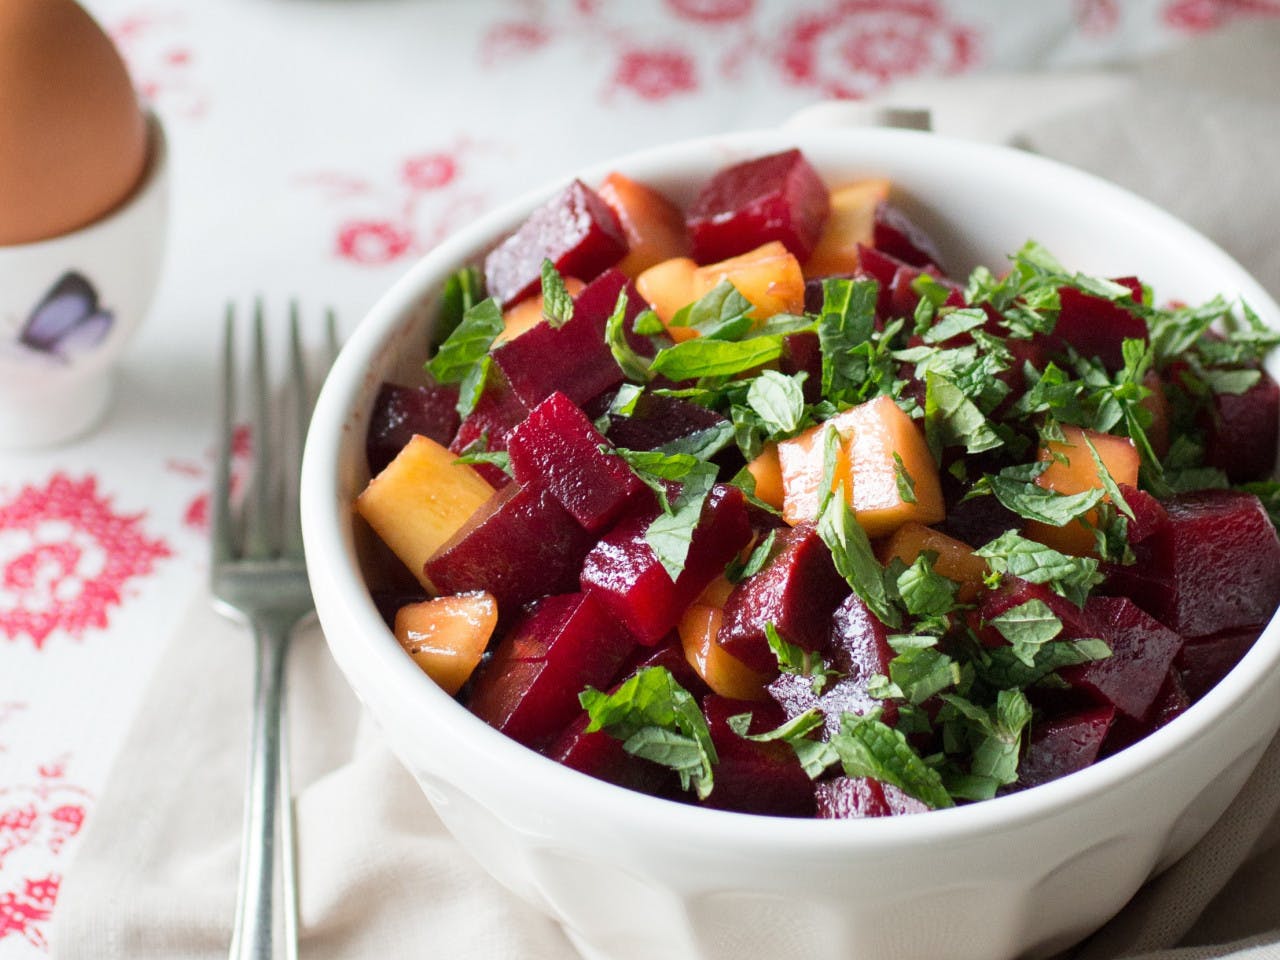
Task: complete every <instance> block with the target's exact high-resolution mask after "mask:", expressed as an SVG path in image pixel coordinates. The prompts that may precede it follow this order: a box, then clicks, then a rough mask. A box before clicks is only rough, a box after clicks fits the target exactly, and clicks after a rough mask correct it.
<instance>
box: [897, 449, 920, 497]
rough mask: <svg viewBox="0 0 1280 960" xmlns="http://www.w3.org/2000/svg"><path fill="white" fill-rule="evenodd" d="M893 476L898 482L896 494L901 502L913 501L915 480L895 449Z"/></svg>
mask: <svg viewBox="0 0 1280 960" xmlns="http://www.w3.org/2000/svg"><path fill="white" fill-rule="evenodd" d="M893 476H894V479H895V480H896V481H897V482H898V496H899V497H900V498H901V499H902V502H903V503H915V502H916V482H915V480H914V479H912V477H911V474H909V473H907V465H906V464H905V463H903V462H902V455H901V454H900V453H898V451H897V450H895V451H893Z"/></svg>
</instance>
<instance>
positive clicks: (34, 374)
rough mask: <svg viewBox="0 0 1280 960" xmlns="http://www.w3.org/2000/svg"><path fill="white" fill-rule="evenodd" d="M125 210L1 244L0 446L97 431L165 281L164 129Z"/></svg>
mask: <svg viewBox="0 0 1280 960" xmlns="http://www.w3.org/2000/svg"><path fill="white" fill-rule="evenodd" d="M147 119H148V130H149V136H150V141H151V144H150V155H149V159H148V161H147V168H146V170H145V171H144V173H143V176H142V180H141V181H140V182H139V184H138V186H137V187H135V188H134V191H133V193H132V195H131V196H130V197H129V198H128V199H127V200H126V201H125V202H124V203H123V204H121V205H120V206H119V207H117V208H116V209H115V210H113V211H112V212H111V213H109V214H107V215H106V216H105V217H102V218H101V219H99V220H95V221H94V222H93V223H91V224H89V225H88V226H85V227H81V228H80V229H78V230H73V231H72V232H70V233H66V234H63V235H61V236H58V237H53V238H51V239H48V240H41V241H37V242H34V243H23V244H15V245H8V246H0V450H18V449H28V448H34V447H44V446H51V445H54V444H58V443H62V442H64V441H67V440H70V439H72V438H74V437H76V436H79V435H80V434H82V433H84V432H85V431H87V430H88V429H90V428H91V427H92V426H93V425H94V424H95V423H97V421H98V419H99V418H100V417H101V416H102V414H103V412H104V410H105V409H106V406H107V403H108V401H109V399H110V394H111V379H112V369H113V366H114V363H115V360H116V358H117V357H118V356H119V355H120V352H121V350H122V349H123V348H124V345H125V343H126V342H128V339H129V336H130V334H131V333H132V332H133V330H134V329H135V328H136V327H137V326H138V324H139V323H140V322H141V321H142V318H143V317H144V316H145V315H146V312H147V308H148V307H149V306H150V304H151V297H152V295H153V294H154V293H155V289H156V284H157V282H158V281H159V279H160V269H161V264H162V260H163V256H164V247H165V238H166V234H167V220H168V194H169V156H168V148H167V145H166V142H165V136H164V128H163V127H162V126H161V124H160V121H159V119H158V118H157V117H156V116H155V114H150V113H149V114H148V117H147Z"/></svg>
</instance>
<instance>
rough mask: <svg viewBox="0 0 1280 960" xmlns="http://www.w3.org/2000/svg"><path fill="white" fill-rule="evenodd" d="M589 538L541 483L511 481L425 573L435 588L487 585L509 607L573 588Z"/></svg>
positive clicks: (446, 590)
mask: <svg viewBox="0 0 1280 960" xmlns="http://www.w3.org/2000/svg"><path fill="white" fill-rule="evenodd" d="M593 542H594V537H593V536H592V535H591V534H589V533H588V532H587V531H586V530H583V529H582V527H581V526H580V525H579V524H578V522H577V521H576V520H574V519H573V517H571V516H569V514H568V513H566V512H565V510H564V508H563V507H561V506H560V504H559V503H557V502H556V499H555V497H554V496H552V495H551V493H550V492H549V491H548V490H547V489H546V488H545V487H541V486H536V485H533V484H525V485H521V484H515V483H513V484H510V485H509V486H507V487H505V488H504V489H503V490H501V491H499V492H498V494H497V495H495V496H493V497H491V498H490V499H489V500H488V501H486V502H485V504H484V506H482V507H481V508H480V510H479V511H477V513H476V515H475V516H473V517H472V518H471V519H469V520H468V521H467V522H466V523H465V524H463V526H462V528H461V529H460V530H458V532H457V533H455V534H454V535H453V536H452V537H450V538H449V539H448V540H447V541H446V542H445V543H444V545H443V546H441V547H440V549H439V550H437V551H436V552H435V554H433V555H432V557H431V558H430V559H429V560H428V561H427V563H426V574H427V577H428V578H430V580H431V582H432V583H433V584H435V586H436V589H438V590H439V591H440V592H441V593H462V592H464V591H466V590H487V591H489V593H491V594H493V596H494V598H495V599H496V600H497V601H498V609H499V611H501V612H503V613H509V612H513V611H514V610H515V609H516V608H517V607H518V606H520V604H522V603H526V602H528V601H530V600H535V599H537V598H538V597H543V596H546V595H547V594H549V593H566V592H568V591H570V590H573V589H574V588H575V587H576V586H577V579H578V569H579V567H580V566H581V564H582V558H583V557H584V556H586V554H587V551H588V550H590V549H591V544H592V543H593ZM606 679H608V678H606Z"/></svg>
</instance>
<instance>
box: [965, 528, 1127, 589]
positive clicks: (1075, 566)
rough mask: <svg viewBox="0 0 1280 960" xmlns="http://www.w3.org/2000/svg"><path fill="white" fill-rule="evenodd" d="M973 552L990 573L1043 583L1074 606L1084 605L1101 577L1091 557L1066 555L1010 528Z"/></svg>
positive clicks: (1095, 562)
mask: <svg viewBox="0 0 1280 960" xmlns="http://www.w3.org/2000/svg"><path fill="white" fill-rule="evenodd" d="M974 554H975V555H976V556H979V557H982V558H983V559H984V560H986V561H987V565H988V566H989V567H990V568H991V571H992V575H993V576H994V575H1000V574H1008V575H1009V576H1012V577H1021V578H1022V579H1023V580H1027V581H1030V582H1031V583H1043V584H1045V585H1047V586H1048V587H1049V589H1051V590H1052V591H1053V592H1054V593H1056V594H1058V595H1059V596H1063V597H1066V598H1067V599H1068V600H1070V601H1071V602H1072V603H1074V604H1075V605H1076V606H1077V607H1083V606H1084V603H1085V600H1086V599H1087V598H1088V596H1089V591H1090V590H1092V589H1093V588H1094V587H1095V586H1097V585H1098V584H1100V583H1101V582H1102V581H1103V579H1104V578H1103V576H1102V574H1101V573H1099V572H1098V561H1097V560H1095V559H1093V558H1092V557H1069V556H1067V555H1066V554H1062V553H1059V552H1058V551H1057V550H1053V549H1051V548H1049V547H1046V546H1045V545H1044V544H1042V543H1037V542H1036V541H1034V540H1028V539H1026V538H1025V537H1023V536H1021V535H1019V534H1018V533H1017V532H1015V531H1013V530H1009V531H1006V532H1005V533H1003V534H1001V535H1000V536H999V537H997V538H996V539H995V540H992V541H991V542H990V543H988V544H986V545H985V546H983V547H982V548H980V549H978V550H975V551H974Z"/></svg>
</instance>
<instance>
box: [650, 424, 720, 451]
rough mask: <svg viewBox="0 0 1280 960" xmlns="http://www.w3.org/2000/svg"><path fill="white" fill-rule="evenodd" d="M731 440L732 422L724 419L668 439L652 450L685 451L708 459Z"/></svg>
mask: <svg viewBox="0 0 1280 960" xmlns="http://www.w3.org/2000/svg"><path fill="white" fill-rule="evenodd" d="M732 442H733V424H732V423H730V422H729V421H727V420H726V421H724V422H723V423H717V424H715V425H714V426H711V427H706V428H704V429H702V430H695V431H693V433H686V434H685V435H684V436H683V437H677V438H676V439H674V440H668V441H667V442H666V443H664V444H663V445H662V446H660V447H657V448H656V449H655V451H654V452H655V453H665V454H675V453H686V454H689V455H691V456H694V457H697V458H698V459H699V460H710V459H711V458H712V457H714V456H715V455H716V454H717V453H719V452H720V451H721V450H723V449H724V448H725V447H727V446H728V445H729V444H730V443H732Z"/></svg>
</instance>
